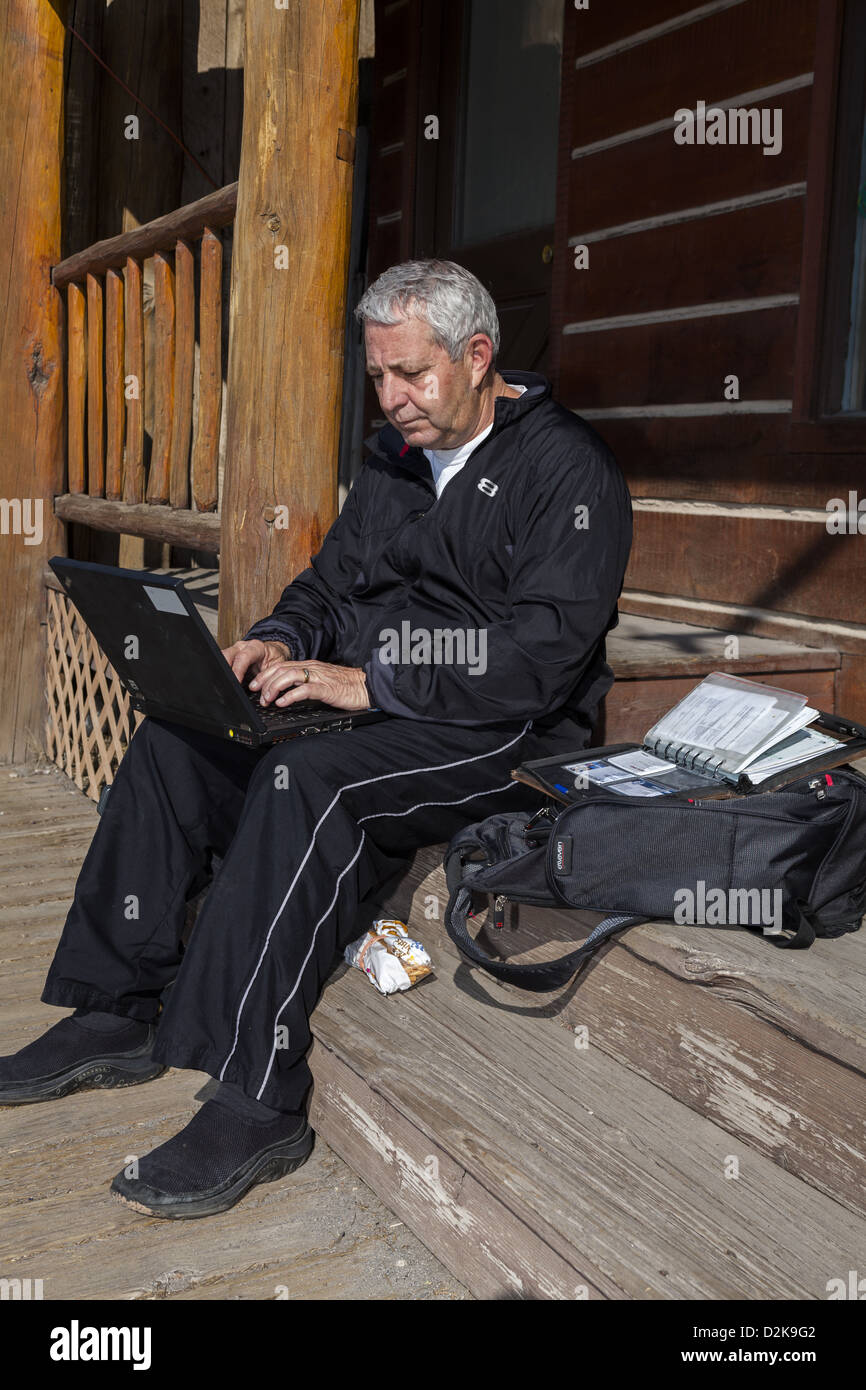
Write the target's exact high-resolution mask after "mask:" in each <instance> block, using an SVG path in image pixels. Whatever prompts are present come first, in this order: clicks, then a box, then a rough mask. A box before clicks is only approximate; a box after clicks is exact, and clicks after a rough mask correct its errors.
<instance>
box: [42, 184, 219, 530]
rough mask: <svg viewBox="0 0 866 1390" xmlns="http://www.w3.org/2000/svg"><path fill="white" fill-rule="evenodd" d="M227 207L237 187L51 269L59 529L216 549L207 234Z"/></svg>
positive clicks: (213, 260) (212, 286) (211, 246)
mask: <svg viewBox="0 0 866 1390" xmlns="http://www.w3.org/2000/svg"><path fill="white" fill-rule="evenodd" d="M236 204H237V184H236V183H234V184H229V185H228V186H227V187H226V188H221V189H218V190H217V191H216V192H215V193H211V194H209V195H208V196H207V197H206V198H201V199H199V201H198V202H195V203H190V204H188V205H187V206H186V207H182V208H177V209H175V211H173V212H170V213H168V214H167V215H166V216H165V217H159V218H157V219H156V220H155V221H153V222H147V223H145V224H144V225H143V226H141V227H135V228H134V229H133V230H132V231H129V232H124V233H123V234H122V235H120V236H116V237H111V238H110V239H109V240H107V241H100V242H97V243H96V244H95V245H93V246H89V247H87V248H86V249H85V250H84V251H79V252H77V253H76V254H75V255H74V256H70V257H68V258H67V259H66V260H65V261H61V262H60V263H59V264H58V265H56V266H55V267H54V270H53V272H52V281H53V284H54V285H55V286H56V288H58V289H60V290H65V291H66V309H67V412H68V429H67V484H66V487H67V491H66V492H65V493H64V494H62V495H61V496H59V497H57V498H56V499H55V512H56V514H57V515H58V516H59V517H60V518H61V519H63V520H64V521H78V522H83V523H84V524H86V525H88V526H93V527H96V528H97V529H98V530H106V531H116V532H122V533H124V534H127V535H133V536H146V537H152V538H156V539H161V540H165V541H171V542H173V543H174V544H176V545H186V546H189V547H190V548H194V549H202V550H208V551H216V550H218V549H219V524H220V523H219V515H218V510H217V509H218V502H219V438H220V419H221V411H222V336H223V302H222V299H223V296H222V251H223V248H222V240H221V238H220V236H219V230H220V228H221V227H224V226H226V225H228V224H229V223H230V222H232V221H233V219H234V215H235V208H236ZM150 257H152V258H153V296H154V300H153V321H152V334H153V337H152V352H153V355H152V363H153V371H152V374H151V375H152V379H150V378H148V379H146V378H147V374H146V372H145V316H144V304H143V281H142V268H143V265H144V262H145V261H146V260H147V259H148V258H150ZM196 282H197V285H196ZM196 287H198V296H196ZM197 298H198V325H196V299H197ZM196 341H198V344H199V354H198V373H197V381H196V353H195V346H196ZM196 387H197V391H196ZM196 396H197V406H196V419H195V429H194V428H193V425H194V421H193V403H194V399H195V398H196ZM146 403H147V405H148V406H152V432H151V437H150V438H149V439H148V437H147V434H146V432H145V406H146ZM148 413H149V412H148ZM193 441H194V442H193Z"/></svg>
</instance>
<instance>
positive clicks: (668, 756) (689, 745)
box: [511, 671, 866, 803]
mask: <svg viewBox="0 0 866 1390" xmlns="http://www.w3.org/2000/svg"><path fill="white" fill-rule="evenodd" d="M863 753H866V726H864V725H862V724H857V723H855V722H854V721H853V720H851V719H844V718H841V717H839V716H837V715H834V714H828V713H826V712H825V711H823V710H818V709H813V708H811V707H810V706H809V705H808V703H807V699H806V696H805V695H801V694H799V693H798V692H797V691H793V690H782V689H780V688H778V687H775V686H769V685H763V684H762V683H760V682H757V681H749V680H744V679H743V678H742V677H740V676H730V675H727V674H725V673H723V672H720V671H714V672H712V673H711V674H710V675H709V676H707V677H706V678H705V679H704V680H703V681H701V682H700V683H699V684H698V685H696V686H694V687H693V689H692V690H690V691H689V693H688V694H687V695H686V696H685V697H684V698H683V699H682V700H680V702H679V703H678V704H677V705H675V706H674V708H673V709H671V710H668V712H667V713H666V714H664V715H662V717H661V719H659V720H658V721H657V722H656V723H655V724H654V725H653V726H652V728H651V729H649V730H648V731H647V734H646V736H645V738H644V741H643V743H642V744H637V743H620V744H612V745H609V746H607V747H605V748H585V749H581V750H579V751H578V752H575V753H574V754H571V755H569V754H559V755H557V756H556V757H552V758H541V759H536V760H535V761H533V762H527V763H523V764H521V766H520V767H517V768H514V769H513V770H512V774H511V775H512V777H514V778H516V779H517V780H518V781H521V782H525V783H526V784H527V785H528V786H531V787H535V788H536V789H537V790H539V791H543V792H545V793H546V794H547V795H549V796H551V797H553V798H554V799H555V800H558V801H562V802H566V803H568V802H571V801H574V800H577V799H578V798H580V797H584V796H587V795H590V796H591V795H593V794H596V793H598V792H599V791H602V790H603V791H605V792H611V793H616V794H617V795H619V796H623V797H630V798H635V797H658V796H673V797H678V798H680V799H682V798H686V797H692V798H694V796H695V795H696V794H699V795H700V796H701V797H702V798H714V797H725V796H748V795H750V794H753V793H755V792H768V791H775V790H777V789H778V788H780V787H784V786H786V785H787V784H788V783H790V782H792V781H795V780H796V779H798V778H800V777H805V776H808V775H809V774H811V773H821V772H825V771H828V770H829V769H830V768H833V767H839V766H841V765H842V764H843V763H847V762H850V760H851V759H852V758H856V757H858V756H860V755H861V754H863Z"/></svg>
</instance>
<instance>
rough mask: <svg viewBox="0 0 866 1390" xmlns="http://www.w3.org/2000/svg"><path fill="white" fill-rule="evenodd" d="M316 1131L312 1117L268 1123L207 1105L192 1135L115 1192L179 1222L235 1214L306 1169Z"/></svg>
mask: <svg viewBox="0 0 866 1390" xmlns="http://www.w3.org/2000/svg"><path fill="white" fill-rule="evenodd" d="M312 1148H313V1131H312V1130H311V1128H310V1126H309V1124H308V1123H307V1117H306V1115H303V1114H301V1115H298V1114H280V1115H278V1116H277V1118H276V1119H268V1120H266V1121H265V1122H264V1123H260V1122H257V1121H254V1120H251V1119H246V1118H244V1117H243V1116H241V1115H238V1114H233V1113H232V1112H231V1111H230V1110H229V1109H227V1108H226V1107H225V1106H224V1105H221V1104H220V1103H219V1102H218V1101H216V1100H209V1101H207V1102H206V1103H205V1104H204V1105H203V1106H202V1107H201V1109H200V1110H197V1111H196V1113H195V1115H193V1117H192V1119H191V1120H190V1122H189V1124H188V1125H187V1126H186V1129H183V1130H181V1131H180V1133H179V1134H176V1135H175V1136H174V1138H173V1139H169V1140H168V1142H167V1143H165V1144H160V1146H159V1148H158V1149H154V1150H153V1152H152V1153H149V1154H145V1156H144V1158H142V1159H141V1160H140V1162H139V1164H138V1177H135V1178H128V1177H127V1176H126V1170H125V1169H124V1171H123V1172H122V1173H118V1175H117V1177H116V1178H115V1179H114V1182H113V1183H112V1184H111V1191H112V1193H113V1194H114V1195H115V1197H118V1198H119V1199H120V1200H121V1201H122V1202H124V1203H125V1204H126V1205H127V1206H129V1207H132V1208H133V1210H134V1211H138V1212H142V1213H143V1215H145V1216H163V1217H168V1218H169V1219H172V1220H183V1219H184V1218H187V1217H195V1216H214V1215H215V1214H216V1213H217V1212H220V1211H227V1210H228V1209H229V1207H233V1206H234V1205H235V1203H236V1202H239V1201H240V1199H241V1197H244V1196H245V1195H246V1194H247V1192H249V1190H250V1188H251V1187H254V1186H255V1185H256V1183H260V1182H273V1181H274V1180H275V1179H276V1178H282V1177H284V1176H285V1175H286V1173H292V1172H294V1170H295V1169H296V1168H300V1166H301V1164H302V1163H306V1161H307V1159H308V1158H309V1156H310V1153H311V1151H312Z"/></svg>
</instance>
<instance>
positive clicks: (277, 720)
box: [247, 691, 345, 725]
mask: <svg viewBox="0 0 866 1390" xmlns="http://www.w3.org/2000/svg"><path fill="white" fill-rule="evenodd" d="M247 693H248V695H249V697H250V699H251V700H252V702H253V704H254V705H255V708H256V710H257V712H258V714H259V715H260V716H261V718H262V719H264V721H265V723H266V724H270V725H274V724H299V723H302V722H303V721H304V720H307V719H315V718H316V717H317V716H319V715H323V714H329V715H335V714H336V715H339V714H340V713H341V711H340V710H338V709H335V708H334V706H333V705H325V704H323V703H322V701H321V700H304V701H302V702H300V703H298V704H297V705H290V706H289V707H288V709H286V708H285V707H283V708H282V709H281V708H280V707H279V705H273V704H271V705H262V704H261V703H260V702H259V700H258V698H257V695H256V694H255V692H253V691H248V692H247ZM343 713H345V711H343Z"/></svg>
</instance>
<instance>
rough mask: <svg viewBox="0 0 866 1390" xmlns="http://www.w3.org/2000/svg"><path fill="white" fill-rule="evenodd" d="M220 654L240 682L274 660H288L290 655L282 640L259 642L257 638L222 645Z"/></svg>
mask: <svg viewBox="0 0 866 1390" xmlns="http://www.w3.org/2000/svg"><path fill="white" fill-rule="evenodd" d="M222 654H223V656H224V657H225V659H226V661H227V662H228V664H229V666H231V668H232V670H233V671H234V673H235V675H236V676H237V678H238V680H239V681H240V682H241V683H243V681H244V678H245V677H246V676H247V675H252V676H255V675H257V674H258V672H259V671H261V670H262V669H263V668H264V667H265V666H271V665H273V663H274V662H275V661H289V660H290V659H291V655H292V654H291V652H290V651H289V649H288V647H286V646H284V645H283V643H282V642H260V641H259V640H258V638H251V639H250V640H249V641H248V642H234V643H233V644H232V646H230V647H223V648H222Z"/></svg>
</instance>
